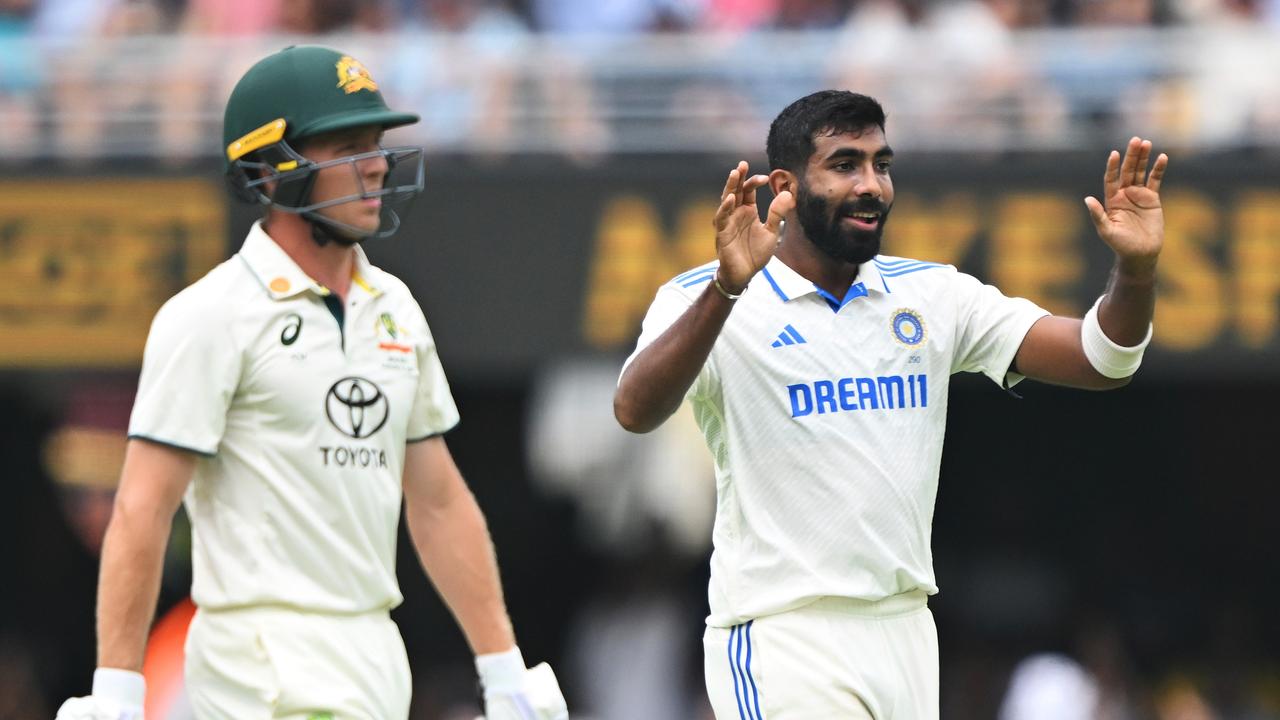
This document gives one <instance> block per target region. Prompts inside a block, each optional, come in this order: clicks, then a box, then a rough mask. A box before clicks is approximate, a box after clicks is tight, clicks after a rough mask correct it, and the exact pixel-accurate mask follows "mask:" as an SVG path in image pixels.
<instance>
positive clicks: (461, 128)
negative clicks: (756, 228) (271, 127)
mask: <svg viewBox="0 0 1280 720" xmlns="http://www.w3.org/2000/svg"><path fill="white" fill-rule="evenodd" d="M1278 36H1280V0H351V1H347V0H0V49H2V50H3V52H0V57H3V58H4V60H3V62H4V64H5V65H6V72H4V73H3V74H0V121H3V122H4V124H5V127H6V132H5V133H4V134H3V136H2V137H0V152H2V153H4V157H6V158H9V159H10V160H14V161H16V160H20V159H23V158H28V159H29V158H40V157H43V158H50V157H52V158H71V159H85V158H88V159H92V158H95V157H101V156H132V157H160V158H163V159H165V160H168V161H171V162H186V161H189V160H191V159H198V158H208V157H214V156H217V155H218V154H220V153H219V151H220V148H218V147H217V141H216V138H218V137H220V132H219V129H220V121H221V103H222V102H223V100H224V99H225V97H226V96H227V94H228V92H229V90H230V84H231V83H232V82H233V81H234V79H235V78H236V77H238V76H239V75H240V74H241V72H242V71H243V70H244V69H245V67H246V66H247V64H248V63H250V62H252V60H253V59H255V58H257V57H261V56H262V55H264V54H266V53H267V52H270V51H271V50H274V49H276V48H278V47H279V46H281V45H283V44H286V43H289V42H327V43H330V44H332V45H337V46H340V47H343V48H344V49H348V50H349V51H350V52H352V53H353V54H357V55H358V56H359V57H360V59H361V60H363V62H364V64H365V65H366V66H368V67H369V68H370V69H371V70H372V71H373V73H374V76H375V78H377V79H378V80H379V81H380V82H381V83H382V85H383V89H384V93H385V94H386V95H388V97H389V99H390V100H392V101H393V102H395V103H398V104H400V105H407V106H409V107H411V108H412V109H414V110H416V111H418V112H420V113H421V114H422V115H423V123H422V124H421V125H419V126H415V128H413V129H410V130H408V131H407V134H408V135H409V136H411V140H412V141H413V142H415V143H418V144H423V145H426V146H428V147H429V148H430V149H432V150H435V151H442V152H459V153H473V154H474V153H479V154H493V153H500V154H508V153H521V152H526V153H527V152H546V153H555V154H565V155H567V156H569V157H572V158H578V159H592V158H599V157H601V156H606V155H608V154H610V153H619V152H621V153H655V152H659V153H660V152H682V151H689V150H703V151H713V152H733V153H740V152H756V151H758V150H759V149H760V146H761V144H762V140H763V137H764V133H765V130H766V128H767V125H768V122H769V120H770V119H771V118H772V117H773V116H774V115H775V114H776V113H777V112H778V111H779V110H781V108H782V107H783V106H785V105H786V104H787V103H788V102H790V101H791V100H793V99H795V98H796V97H799V96H800V95H803V94H805V93H807V92H809V91H812V90H817V89H821V88H824V87H844V88H850V89H855V90H859V91H862V92H865V93H867V94H870V95H873V96H875V97H877V98H878V99H880V100H881V101H882V102H883V104H885V106H886V108H887V109H888V111H889V114H890V117H891V124H892V128H891V132H892V137H893V138H894V142H895V145H902V146H904V147H912V148H914V149H917V150H938V151H949V150H955V149H963V150H965V151H974V150H976V151H981V152H1005V151H1025V150H1032V151H1036V150H1063V149H1077V148H1080V147H1089V148H1094V147H1098V146H1104V147H1109V146H1113V145H1114V144H1115V143H1116V142H1118V140H1117V138H1120V139H1123V137H1128V135H1130V134H1132V133H1133V132H1135V131H1138V130H1139V129H1140V130H1141V132H1142V133H1143V134H1144V135H1147V136H1150V137H1153V138H1155V139H1156V140H1157V141H1158V142H1160V143H1161V145H1162V146H1164V147H1174V148H1177V149H1188V150H1200V149H1204V150H1216V149H1219V148H1224V147H1226V148H1246V149H1254V148H1259V147H1262V148H1274V147H1277V146H1280V88H1278V87H1277V86H1276V84H1275V83H1274V82H1271V81H1270V78H1271V77H1274V76H1275V74H1276V73H1280V42H1277V37H1278Z"/></svg>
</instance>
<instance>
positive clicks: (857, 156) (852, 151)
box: [827, 145, 893, 161]
mask: <svg viewBox="0 0 1280 720" xmlns="http://www.w3.org/2000/svg"><path fill="white" fill-rule="evenodd" d="M866 157H867V152H866V151H865V150H859V149H858V148H851V147H842V148H840V149H838V150H836V151H835V152H833V153H831V154H830V155H828V156H827V160H828V161H831V160H835V159H837V158H851V159H853V160H862V159H864V158H866ZM872 157H873V158H875V159H877V160H879V159H884V158H892V157H893V148H891V147H889V146H888V145H885V146H884V147H881V148H880V149H879V150H876V151H875V154H873V155H872Z"/></svg>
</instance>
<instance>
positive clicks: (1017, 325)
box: [951, 273, 1049, 387]
mask: <svg viewBox="0 0 1280 720" xmlns="http://www.w3.org/2000/svg"><path fill="white" fill-rule="evenodd" d="M951 292H952V293H954V297H955V299H956V304H957V308H958V314H957V317H956V325H957V327H956V338H957V340H956V348H955V355H954V356H953V357H952V359H951V372H952V373H957V372H980V373H982V374H983V375H986V376H987V377H989V378H991V381H992V382H994V383H996V384H997V385H1001V386H1002V387H1013V386H1014V385H1017V384H1018V383H1019V382H1022V379H1023V376H1022V375H1019V374H1017V373H1014V372H1010V371H1009V367H1010V366H1011V365H1012V364H1013V359H1014V357H1016V356H1017V354H1018V348H1020V347H1022V341H1023V339H1024V338H1026V336H1027V331H1029V330H1030V329H1031V326H1032V325H1034V324H1035V323H1036V321H1037V320H1039V319H1040V318H1042V317H1044V316H1046V315H1048V314H1049V311H1048V310H1045V309H1044V308H1042V307H1040V306H1039V305H1036V304H1035V303H1033V302H1031V301H1030V300H1027V299H1025V298H1011V297H1006V296H1005V295H1004V294H1003V293H1001V292H1000V291H999V290H998V289H996V288H995V287H994V286H992V285H983V284H982V283H981V282H980V281H979V280H978V279H977V278H975V277H973V276H972V275H966V274H964V273H956V280H955V282H954V283H953V287H952V289H951Z"/></svg>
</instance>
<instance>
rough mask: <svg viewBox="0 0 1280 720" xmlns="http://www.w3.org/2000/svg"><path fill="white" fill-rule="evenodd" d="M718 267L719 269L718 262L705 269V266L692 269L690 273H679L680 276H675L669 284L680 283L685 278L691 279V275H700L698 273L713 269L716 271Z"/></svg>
mask: <svg viewBox="0 0 1280 720" xmlns="http://www.w3.org/2000/svg"><path fill="white" fill-rule="evenodd" d="M718 267H720V263H719V262H716V263H715V264H714V265H711V266H710V267H707V266H706V265H703V266H702V267H696V268H694V269H692V270H690V271H688V272H684V273H681V274H679V275H677V276H675V277H673V278H671V282H681V281H682V280H685V279H686V278H689V277H691V276H693V275H697V274H698V273H700V272H707V271H708V270H715V269H716V268H718Z"/></svg>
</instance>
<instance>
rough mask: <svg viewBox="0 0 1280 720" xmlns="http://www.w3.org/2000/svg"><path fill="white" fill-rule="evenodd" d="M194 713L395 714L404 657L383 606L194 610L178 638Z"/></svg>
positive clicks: (406, 689) (353, 719) (404, 695)
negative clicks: (360, 610) (348, 610)
mask: <svg viewBox="0 0 1280 720" xmlns="http://www.w3.org/2000/svg"><path fill="white" fill-rule="evenodd" d="M186 654H187V658H186V687H187V694H188V695H189V697H190V698H191V706H192V708H193V709H194V710H195V715H196V717H197V718H199V720H267V719H268V718H287V719H288V720H402V719H403V718H407V717H408V716H409V696H410V692H411V681H410V678H409V659H408V657H407V656H406V655H405V650H404V640H403V639H402V638H401V637H400V629H399V628H397V627H396V624H395V623H394V622H392V621H391V617H390V616H389V615H388V614H387V613H386V612H385V611H384V612H372V613H364V614H360V615H332V614H325V613H308V612H301V611H298V610H294V609H289V608H278V607H254V608H244V609H236V610H215V611H206V610H199V611H197V612H196V615H195V617H194V618H193V619H192V620H191V629H190V630H189V631H188V633H187V645H186Z"/></svg>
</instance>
